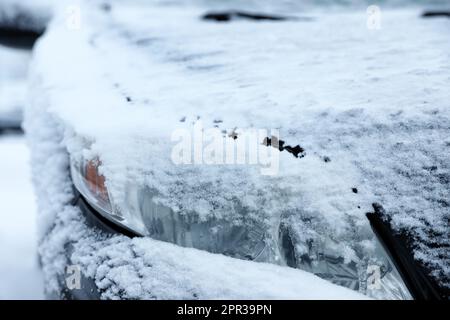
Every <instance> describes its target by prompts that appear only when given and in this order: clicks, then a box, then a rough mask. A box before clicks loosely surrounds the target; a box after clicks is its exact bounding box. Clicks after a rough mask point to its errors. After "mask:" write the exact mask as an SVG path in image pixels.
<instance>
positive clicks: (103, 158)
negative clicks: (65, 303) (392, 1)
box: [25, 1, 450, 299]
mask: <svg viewBox="0 0 450 320" xmlns="http://www.w3.org/2000/svg"><path fill="white" fill-rule="evenodd" d="M366 8H367V7H364V8H362V7H358V6H357V7H346V8H343V7H338V8H333V10H330V9H329V8H328V7H317V6H314V5H310V6H309V7H308V6H307V2H306V1H305V2H301V1H283V2H277V1H258V2H256V1H227V2H223V3H220V2H208V1H188V2H182V1H171V2H170V3H165V2H164V1H161V2H159V1H155V2H151V3H149V2H146V1H129V2H124V1H111V2H108V3H105V2H104V1H102V2H97V1H81V2H80V4H79V5H76V6H73V5H70V7H68V9H67V8H62V9H61V10H55V14H54V16H53V18H52V20H51V22H50V24H49V25H48V27H47V31H46V33H45V34H44V36H43V37H42V38H41V39H40V40H39V42H38V44H37V46H36V47H35V50H34V57H33V63H32V68H31V69H32V70H31V79H30V91H31V92H30V97H29V98H30V105H29V107H27V109H26V114H25V130H26V133H27V136H28V140H29V145H30V148H31V152H32V166H33V176H34V183H35V186H36V193H37V199H38V203H39V223H40V230H39V236H40V239H41V240H40V246H39V254H40V259H41V264H42V268H43V271H44V275H45V283H46V293H47V295H48V296H49V297H54V298H78V299H84V298H103V299H222V298H228V299H254V298H257V299H268V298H269V299H270V298H272V299H315V298H321V299H327V298H334V299H359V298H365V297H372V298H378V299H411V298H418V299H424V298H425V299H439V298H444V299H445V298H448V288H449V286H450V277H449V274H450V269H449V268H450V257H449V244H450V243H449V217H450V213H449V202H448V201H449V200H448V199H449V196H450V170H449V169H450V167H449V165H450V162H449V161H448V160H449V156H448V155H449V151H450V137H449V132H450V127H449V123H450V121H449V120H450V108H449V101H450V91H449V90H448V88H449V85H450V78H449V73H450V60H449V59H448V58H449V55H448V53H449V52H450V42H449V41H448V32H449V31H450V28H449V27H450V25H449V21H447V20H446V19H433V20H425V19H422V18H421V17H420V12H421V11H420V10H421V9H420V8H417V7H411V8H407V7H402V8H401V9H398V8H397V9H392V8H391V9H389V7H386V9H385V8H378V7H370V8H369V9H370V10H369V9H368V10H367V11H366ZM373 19H374V20H373ZM377 19H378V20H377ZM367 216H368V217H369V219H368V218H367ZM350 289H352V290H350Z"/></svg>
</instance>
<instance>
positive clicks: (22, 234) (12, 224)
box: [0, 136, 43, 299]
mask: <svg viewBox="0 0 450 320" xmlns="http://www.w3.org/2000/svg"><path fill="white" fill-rule="evenodd" d="M28 158H29V151H28V149H27V147H26V145H25V143H24V140H23V137H20V136H0V299H42V298H43V282H42V275H41V272H40V270H39V266H38V259H37V249H36V246H37V237H36V221H35V220H36V216H35V214H36V206H35V199H34V195H33V189H32V186H31V179H30V170H29V163H28V160H29V159H28Z"/></svg>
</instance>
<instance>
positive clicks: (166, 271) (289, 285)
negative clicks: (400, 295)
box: [25, 79, 366, 299]
mask: <svg viewBox="0 0 450 320" xmlns="http://www.w3.org/2000/svg"><path fill="white" fill-rule="evenodd" d="M35 80H38V79H35ZM39 83H40V81H38V82H33V83H32V84H33V85H32V88H34V89H33V90H32V91H31V100H32V101H33V102H34V104H33V107H32V108H27V113H26V123H25V127H26V129H27V132H28V140H29V143H30V147H31V150H32V163H33V178H34V184H35V186H36V196H37V199H38V205H39V213H40V215H39V221H40V222H41V227H42V225H46V224H47V225H48V224H51V225H52V227H51V229H50V230H45V232H46V234H45V235H44V234H41V241H40V246H39V253H40V257H41V260H42V266H43V271H44V279H45V284H46V286H45V291H46V294H47V296H51V297H54V294H55V293H56V294H58V293H59V292H60V291H61V290H62V289H63V288H61V287H60V285H61V283H60V282H58V277H64V276H65V275H66V274H65V268H66V266H67V265H72V264H74V265H78V266H80V267H81V270H82V272H83V274H85V275H86V276H89V277H91V278H93V279H94V280H95V282H96V285H97V286H98V288H100V289H101V290H102V291H101V294H102V295H101V297H102V298H103V299H117V298H122V299H127V298H128V299H238V298H245V299H256V298H258V299H269V298H271V299H282V298H284V299H319V298H320V299H365V298H366V297H364V296H362V295H360V294H358V293H356V292H354V291H352V290H349V289H346V288H342V287H339V286H335V285H332V284H331V283H329V282H327V281H324V280H322V279H320V278H318V277H316V276H314V275H312V274H310V273H307V272H304V271H301V270H296V269H291V268H286V267H280V266H275V265H271V264H262V263H253V262H247V261H242V260H237V259H233V258H229V257H224V256H221V255H214V254H210V253H206V252H203V251H199V250H195V249H185V248H181V247H178V246H175V245H171V244H167V243H164V242H159V241H155V240H152V239H149V238H140V239H138V238H135V239H130V238H127V237H124V236H110V237H105V236H102V235H101V234H99V233H98V232H97V231H96V230H92V229H90V228H88V227H87V226H86V225H85V223H84V219H83V218H82V216H81V214H80V212H79V210H78V209H77V208H75V207H73V206H72V205H70V202H71V199H72V198H73V193H72V188H71V181H70V177H69V173H68V170H67V166H68V158H67V151H66V149H65V147H64V144H63V127H62V126H61V125H60V123H58V121H57V120H55V119H54V118H53V117H52V116H51V115H50V114H48V113H46V112H45V108H46V106H47V103H48V101H46V99H45V98H44V95H42V87H41V86H40V85H39ZM46 222H47V223H46ZM41 231H43V230H41ZM69 247H71V248H72V250H73V252H72V253H71V254H70V255H69V256H68V255H67V254H68V251H67V250H68V248H69Z"/></svg>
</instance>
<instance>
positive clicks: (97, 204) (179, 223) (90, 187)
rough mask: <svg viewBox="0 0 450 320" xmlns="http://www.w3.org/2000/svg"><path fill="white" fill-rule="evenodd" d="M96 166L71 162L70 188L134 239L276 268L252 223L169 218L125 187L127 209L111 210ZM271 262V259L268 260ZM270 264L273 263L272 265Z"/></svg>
mask: <svg viewBox="0 0 450 320" xmlns="http://www.w3.org/2000/svg"><path fill="white" fill-rule="evenodd" d="M100 165H101V161H100V160H98V159H94V160H80V161H78V160H74V159H72V161H71V174H72V180H73V182H74V185H75V187H76V188H77V189H78V191H79V192H80V193H81V194H82V195H83V197H84V198H85V199H86V201H87V202H88V203H89V204H90V205H91V206H92V207H93V208H94V209H96V210H97V211H98V212H99V213H100V214H101V215H103V216H104V217H105V218H107V219H109V220H110V221H112V222H114V223H117V224H119V225H120V226H122V227H125V228H127V229H131V230H132V231H133V232H134V233H136V234H138V235H143V236H149V237H152V238H154V239H157V240H162V241H167V242H171V243H175V244H178V245H180V246H184V247H193V248H197V249H201V250H206V251H209V252H213V253H222V254H225V255H228V256H232V257H236V258H240V259H248V260H254V261H270V262H276V259H278V257H277V256H276V255H274V254H273V252H275V251H276V250H275V249H274V248H273V246H271V244H273V242H271V241H270V240H269V238H268V235H267V233H266V232H265V228H264V227H263V226H261V225H259V224H258V223H256V222H255V221H243V222H240V223H232V222H229V221H225V220H218V219H209V220H207V221H201V220H200V219H197V218H195V217H192V216H190V215H183V214H178V213H175V212H173V211H172V210H171V209H170V208H168V207H165V206H162V205H160V204H158V203H156V202H155V201H154V198H155V197H156V196H157V193H156V191H154V190H151V189H148V188H142V189H138V188H133V187H130V188H129V190H127V194H126V203H127V207H126V208H119V207H118V206H116V205H115V204H114V201H113V197H112V195H111V194H110V193H109V192H108V188H107V185H106V181H105V178H104V176H103V175H102V174H101V173H100V172H99V166H100ZM271 257H274V258H273V259H271ZM272 260H273V261H272Z"/></svg>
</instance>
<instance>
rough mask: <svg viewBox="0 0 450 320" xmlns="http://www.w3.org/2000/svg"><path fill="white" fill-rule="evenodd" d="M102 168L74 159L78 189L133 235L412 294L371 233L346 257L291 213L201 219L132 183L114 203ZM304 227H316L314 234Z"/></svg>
mask: <svg viewBox="0 0 450 320" xmlns="http://www.w3.org/2000/svg"><path fill="white" fill-rule="evenodd" d="M100 166H101V161H100V160H99V159H92V160H84V159H82V160H73V159H72V161H71V173H72V179H73V182H74V184H75V186H76V188H77V189H78V191H79V192H80V193H81V194H82V195H83V197H84V198H85V200H86V201H87V202H88V203H89V204H90V205H91V206H92V207H93V208H94V209H96V210H97V211H98V212H99V213H100V214H101V215H103V216H104V217H105V218H107V219H109V220H110V221H113V222H114V223H116V224H118V225H120V226H122V227H125V228H126V229H128V230H132V231H133V232H134V233H135V234H136V235H142V236H149V237H151V238H153V239H156V240H161V241H166V242H170V243H174V244H176V245H179V246H183V247H190V248H196V249H200V250H205V251H208V252H212V253H219V254H224V255H227V256H230V257H234V258H239V259H245V260H251V261H258V262H269V263H276V264H281V265H287V266H289V267H293V268H298V269H302V270H305V271H308V272H311V273H313V274H315V275H317V276H319V277H321V278H323V279H326V280H329V281H331V282H333V283H335V284H338V285H341V286H344V287H347V288H350V289H353V290H356V291H359V292H361V293H363V294H366V295H368V296H371V297H374V298H380V299H411V298H412V297H411V295H410V293H409V291H408V289H407V287H406V285H405V284H404V282H403V280H402V279H401V277H400V275H399V273H398V271H397V269H396V267H395V266H394V264H393V263H392V261H391V260H390V258H389V256H388V255H387V254H386V252H385V250H384V249H383V248H382V247H381V245H380V243H379V242H378V241H377V240H376V238H375V235H373V236H374V237H373V242H374V243H375V248H372V249H371V250H362V249H361V250H359V252H356V256H354V257H353V258H352V259H346V258H345V257H344V254H343V252H340V251H339V248H341V247H340V246H339V243H336V242H335V240H334V239H333V236H332V235H327V234H326V232H324V231H322V232H319V231H318V230H315V229H316V228H315V227H314V226H309V227H308V228H306V229H305V230H303V231H299V229H298V228H296V227H295V225H298V224H299V225H302V224H305V223H307V222H306V221H303V220H302V218H301V217H300V216H298V215H295V214H288V215H286V216H282V217H280V219H279V222H278V225H276V226H268V225H267V224H266V223H263V222H260V221H257V220H256V219H255V218H247V216H248V215H246V214H245V212H241V213H240V214H239V215H238V216H240V217H241V218H240V220H239V221H228V220H226V219H219V218H215V217H210V218H208V219H200V217H199V216H198V215H197V214H196V213H195V212H175V211H173V210H171V209H170V208H169V207H167V206H165V205H163V204H160V203H158V201H156V199H157V198H158V192H157V190H153V189H150V188H148V187H139V186H136V185H132V186H127V187H126V188H124V189H125V190H126V192H125V196H124V199H122V201H121V202H120V203H121V205H120V206H118V205H117V204H116V203H114V198H113V196H112V195H111V194H110V192H109V191H108V188H107V181H105V178H104V176H103V175H102V174H101V173H100V172H99V167H100ZM242 210H243V209H242ZM308 223H309V222H308ZM300 230H301V229H300ZM308 230H309V231H311V230H315V231H313V233H315V236H311V235H309V234H308ZM348 241H350V242H351V241H352V242H355V241H356V240H355V239H354V240H348ZM336 248H338V249H336ZM357 251H358V250H357Z"/></svg>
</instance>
